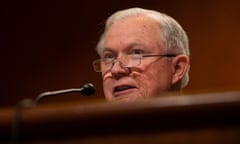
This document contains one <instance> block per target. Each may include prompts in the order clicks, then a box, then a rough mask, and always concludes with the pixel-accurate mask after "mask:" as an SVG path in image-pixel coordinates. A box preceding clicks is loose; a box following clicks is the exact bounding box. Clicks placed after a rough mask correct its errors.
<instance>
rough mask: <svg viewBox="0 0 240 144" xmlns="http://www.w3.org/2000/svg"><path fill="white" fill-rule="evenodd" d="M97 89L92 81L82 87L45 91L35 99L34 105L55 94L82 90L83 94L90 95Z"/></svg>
mask: <svg viewBox="0 0 240 144" xmlns="http://www.w3.org/2000/svg"><path fill="white" fill-rule="evenodd" d="M95 91H96V89H95V86H94V85H93V84H91V83H87V84H84V85H83V86H82V87H81V88H72V89H65V90H58V91H51V92H43V93H41V94H39V95H38V96H37V98H36V99H35V101H34V105H37V104H38V103H39V102H40V100H42V99H44V98H46V97H50V96H54V95H60V94H65V93H72V92H80V93H81V94H83V95H86V96H90V95H92V94H94V93H95Z"/></svg>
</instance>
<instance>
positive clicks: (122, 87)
mask: <svg viewBox="0 0 240 144" xmlns="http://www.w3.org/2000/svg"><path fill="white" fill-rule="evenodd" d="M133 88H135V87H134V86H126V85H124V86H117V87H115V88H114V93H117V92H122V91H126V90H130V89H133Z"/></svg>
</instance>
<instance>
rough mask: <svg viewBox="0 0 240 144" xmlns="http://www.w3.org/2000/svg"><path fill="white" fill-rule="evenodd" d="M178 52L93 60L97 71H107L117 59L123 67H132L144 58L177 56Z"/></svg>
mask: <svg viewBox="0 0 240 144" xmlns="http://www.w3.org/2000/svg"><path fill="white" fill-rule="evenodd" d="M175 56H177V55H176V54H164V55H142V54H129V55H123V56H122V57H120V58H114V57H109V58H101V59H97V60H95V61H93V68H94V70H95V71H96V72H103V73H105V72H107V71H109V70H111V69H112V67H113V65H114V64H115V63H116V61H119V62H120V66H121V67H123V68H124V67H125V68H132V67H136V66H138V65H140V64H141V61H142V59H143V58H146V57H175Z"/></svg>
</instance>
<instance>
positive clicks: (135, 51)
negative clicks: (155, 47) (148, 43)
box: [131, 49, 143, 55]
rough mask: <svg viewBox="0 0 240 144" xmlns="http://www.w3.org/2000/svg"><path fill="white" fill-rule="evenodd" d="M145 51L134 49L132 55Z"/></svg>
mask: <svg viewBox="0 0 240 144" xmlns="http://www.w3.org/2000/svg"><path fill="white" fill-rule="evenodd" d="M142 53H143V51H142V50H138V49H134V50H132V52H131V55H141V54H142Z"/></svg>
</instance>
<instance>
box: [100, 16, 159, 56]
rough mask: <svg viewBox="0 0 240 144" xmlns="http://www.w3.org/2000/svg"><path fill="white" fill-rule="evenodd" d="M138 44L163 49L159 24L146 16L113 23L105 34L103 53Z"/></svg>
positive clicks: (102, 46) (102, 45)
mask: <svg viewBox="0 0 240 144" xmlns="http://www.w3.org/2000/svg"><path fill="white" fill-rule="evenodd" d="M133 43H137V44H139V45H143V46H152V47H156V46H157V45H158V46H159V47H163V45H162V34H161V28H160V26H159V24H158V23H157V22H156V21H155V20H153V19H152V18H149V17H146V16H134V17H127V18H124V19H121V20H118V21H116V22H115V23H113V24H112V25H111V26H110V27H109V28H108V29H107V31H106V32H105V34H104V38H103V40H102V42H101V51H99V52H100V54H101V53H102V51H103V50H104V49H105V48H114V47H119V46H127V45H131V44H133Z"/></svg>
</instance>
